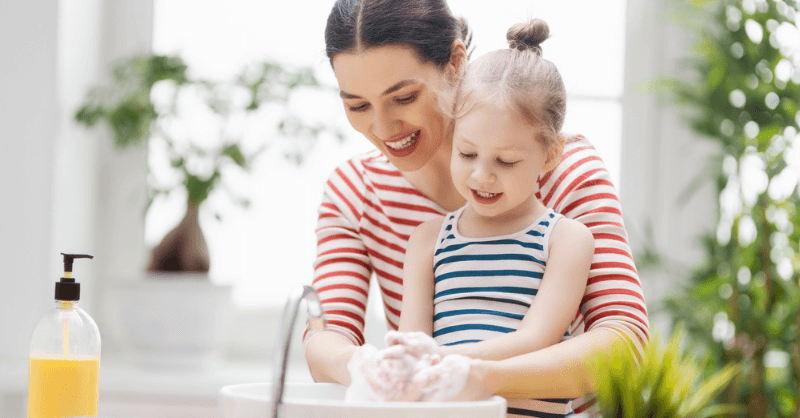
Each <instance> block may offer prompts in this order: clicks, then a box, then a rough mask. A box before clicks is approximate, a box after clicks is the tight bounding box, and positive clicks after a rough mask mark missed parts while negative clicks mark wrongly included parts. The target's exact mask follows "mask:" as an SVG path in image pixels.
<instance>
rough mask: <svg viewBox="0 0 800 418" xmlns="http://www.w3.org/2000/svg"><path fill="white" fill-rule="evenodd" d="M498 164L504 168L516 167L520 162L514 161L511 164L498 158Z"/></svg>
mask: <svg viewBox="0 0 800 418" xmlns="http://www.w3.org/2000/svg"><path fill="white" fill-rule="evenodd" d="M497 162H498V163H499V164H500V165H501V166H503V167H514V166H515V165H517V163H518V162H519V161H514V162H513V163H509V162H505V161H503V160H501V159H499V158H498V159H497Z"/></svg>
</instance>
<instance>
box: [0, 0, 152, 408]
mask: <svg viewBox="0 0 800 418" xmlns="http://www.w3.org/2000/svg"><path fill="white" fill-rule="evenodd" d="M151 24H152V2H150V1H138V0H123V1H114V2H107V1H103V0H68V1H67V0H64V1H58V0H31V1H10V0H3V1H2V2H0V60H2V61H0V199H2V204H0V266H2V271H3V274H2V279H0V280H2V284H3V285H4V286H5V288H4V289H3V292H2V296H3V301H2V303H0V323H1V324H2V326H0V330H2V337H0V341H2V344H0V370H3V372H4V373H3V378H2V380H3V382H2V386H3V387H4V388H10V389H7V390H6V391H5V392H6V393H3V392H4V391H2V390H0V411H3V412H2V415H3V416H4V417H14V416H19V417H21V416H24V405H23V404H22V403H21V402H20V400H19V399H20V398H19V395H18V394H15V393H11V392H17V391H19V388H24V387H26V386H27V382H26V381H19V382H18V381H13V382H12V381H9V379H11V380H25V379H26V378H27V364H28V360H27V359H28V344H29V339H30V335H31V332H32V331H33V328H34V326H35V324H36V321H38V319H39V318H40V317H41V315H43V314H44V312H45V311H46V310H47V309H49V308H50V306H51V304H52V303H53V292H54V283H55V281H57V280H58V278H59V277H60V276H61V272H62V271H63V265H62V263H61V256H60V254H59V252H82V253H84V252H85V253H91V254H93V255H95V256H96V259H95V260H93V261H84V260H81V261H80V262H77V263H76V265H75V272H76V277H77V278H78V280H79V282H81V285H82V289H81V293H82V297H81V302H82V305H83V306H84V308H85V309H86V310H87V311H89V312H90V314H92V316H93V317H94V318H95V319H96V320H97V321H98V324H99V325H100V328H101V333H102V330H103V315H102V314H101V313H100V309H101V307H102V303H101V302H102V299H101V298H100V297H99V293H100V290H101V286H102V285H103V283H104V278H105V277H109V276H122V275H125V274H129V275H135V274H137V273H138V272H139V271H141V269H142V266H143V264H144V254H145V251H144V246H143V239H142V238H143V229H144V228H143V216H142V208H143V207H144V202H145V196H144V173H143V169H142V168H143V167H144V155H145V153H144V149H143V148H142V149H139V150H133V151H132V152H126V153H117V152H115V151H113V150H112V149H111V147H110V141H109V140H108V138H107V137H105V135H104V134H102V133H89V132H88V131H86V130H85V129H82V128H79V127H77V126H75V124H74V123H73V122H72V116H73V114H74V112H75V110H76V109H77V106H78V105H79V103H80V101H81V100H82V98H83V94H84V93H85V91H86V89H87V88H88V87H89V86H90V85H92V84H95V83H97V82H98V80H102V79H104V74H107V71H108V63H109V62H111V61H112V60H113V59H115V58H117V57H119V56H123V55H128V54H131V53H133V52H134V51H139V52H146V51H148V50H149V47H150V37H151V33H152V30H151V27H152V26H151ZM104 348H105V347H104ZM6 374H8V375H10V376H11V378H9V377H7V376H6ZM8 391H10V392H8ZM8 393H11V394H10V395H9V394H8Z"/></svg>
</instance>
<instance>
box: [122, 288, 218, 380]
mask: <svg viewBox="0 0 800 418" xmlns="http://www.w3.org/2000/svg"><path fill="white" fill-rule="evenodd" d="M112 298H113V302H114V303H112V305H111V306H112V309H111V310H112V312H113V317H114V319H115V321H114V322H115V328H116V329H117V330H118V331H119V340H120V342H121V343H122V348H123V350H124V352H125V354H126V357H128V358H129V359H130V360H131V361H133V362H134V363H136V364H139V365H143V366H153V367H159V368H162V367H177V368H202V367H204V366H206V365H207V364H208V363H209V362H210V361H212V360H213V359H214V358H215V357H216V356H217V355H218V354H219V352H221V349H222V344H223V335H224V329H225V325H226V322H227V321H226V317H227V316H228V314H229V312H228V311H229V305H230V300H231V286H229V285H218V284H213V283H211V282H210V281H209V280H208V276H207V274H204V273H153V274H150V273H148V275H147V279H146V280H141V281H138V282H134V283H127V284H121V285H119V286H118V287H116V288H115V289H113V290H112Z"/></svg>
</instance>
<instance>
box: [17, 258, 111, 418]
mask: <svg viewBox="0 0 800 418" xmlns="http://www.w3.org/2000/svg"><path fill="white" fill-rule="evenodd" d="M61 254H62V255H63V256H64V277H62V278H61V281H59V282H56V293H55V304H54V306H53V308H52V309H51V310H50V311H48V312H47V313H46V314H45V315H44V317H42V319H41V320H39V323H38V324H36V328H34V330H33V336H32V337H31V346H30V369H29V375H28V418H62V417H75V416H85V417H96V416H97V401H98V397H99V390H98V386H97V383H98V375H99V373H100V332H99V331H98V329H97V324H95V322H94V320H93V319H92V318H91V317H90V316H89V314H87V313H86V311H84V310H83V309H81V307H80V306H79V303H80V302H79V301H80V298H81V287H80V284H79V283H77V282H76V281H75V279H74V278H73V277H72V262H73V260H74V259H76V258H93V257H92V256H91V255H87V254H64V253H61Z"/></svg>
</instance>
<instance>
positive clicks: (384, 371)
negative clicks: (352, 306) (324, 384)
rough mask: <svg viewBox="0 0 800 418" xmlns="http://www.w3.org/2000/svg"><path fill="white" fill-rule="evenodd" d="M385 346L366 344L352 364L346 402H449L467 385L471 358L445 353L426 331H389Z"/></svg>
mask: <svg viewBox="0 0 800 418" xmlns="http://www.w3.org/2000/svg"><path fill="white" fill-rule="evenodd" d="M385 340H386V345H387V346H388V347H387V348H385V349H382V350H378V349H377V348H376V347H375V346H372V345H369V344H365V345H363V346H361V347H359V348H358V349H357V350H356V352H355V353H354V355H353V358H352V359H351V360H350V363H348V365H347V368H348V370H349V371H350V378H351V383H350V387H349V388H348V389H347V391H346V393H345V401H349V402H355V401H379V402H392V401H422V402H440V401H446V400H448V399H451V398H453V397H454V396H456V395H458V394H459V393H460V392H461V391H462V390H463V389H464V386H465V385H466V381H467V377H468V376H469V365H470V360H469V358H467V357H464V356H460V355H448V356H444V357H443V356H442V354H443V353H442V350H441V348H440V347H439V346H438V345H437V344H436V342H435V341H434V340H433V339H432V338H431V337H430V336H428V335H426V334H424V333H422V332H412V333H400V332H397V331H389V332H388V333H387V334H386V337H385Z"/></svg>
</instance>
